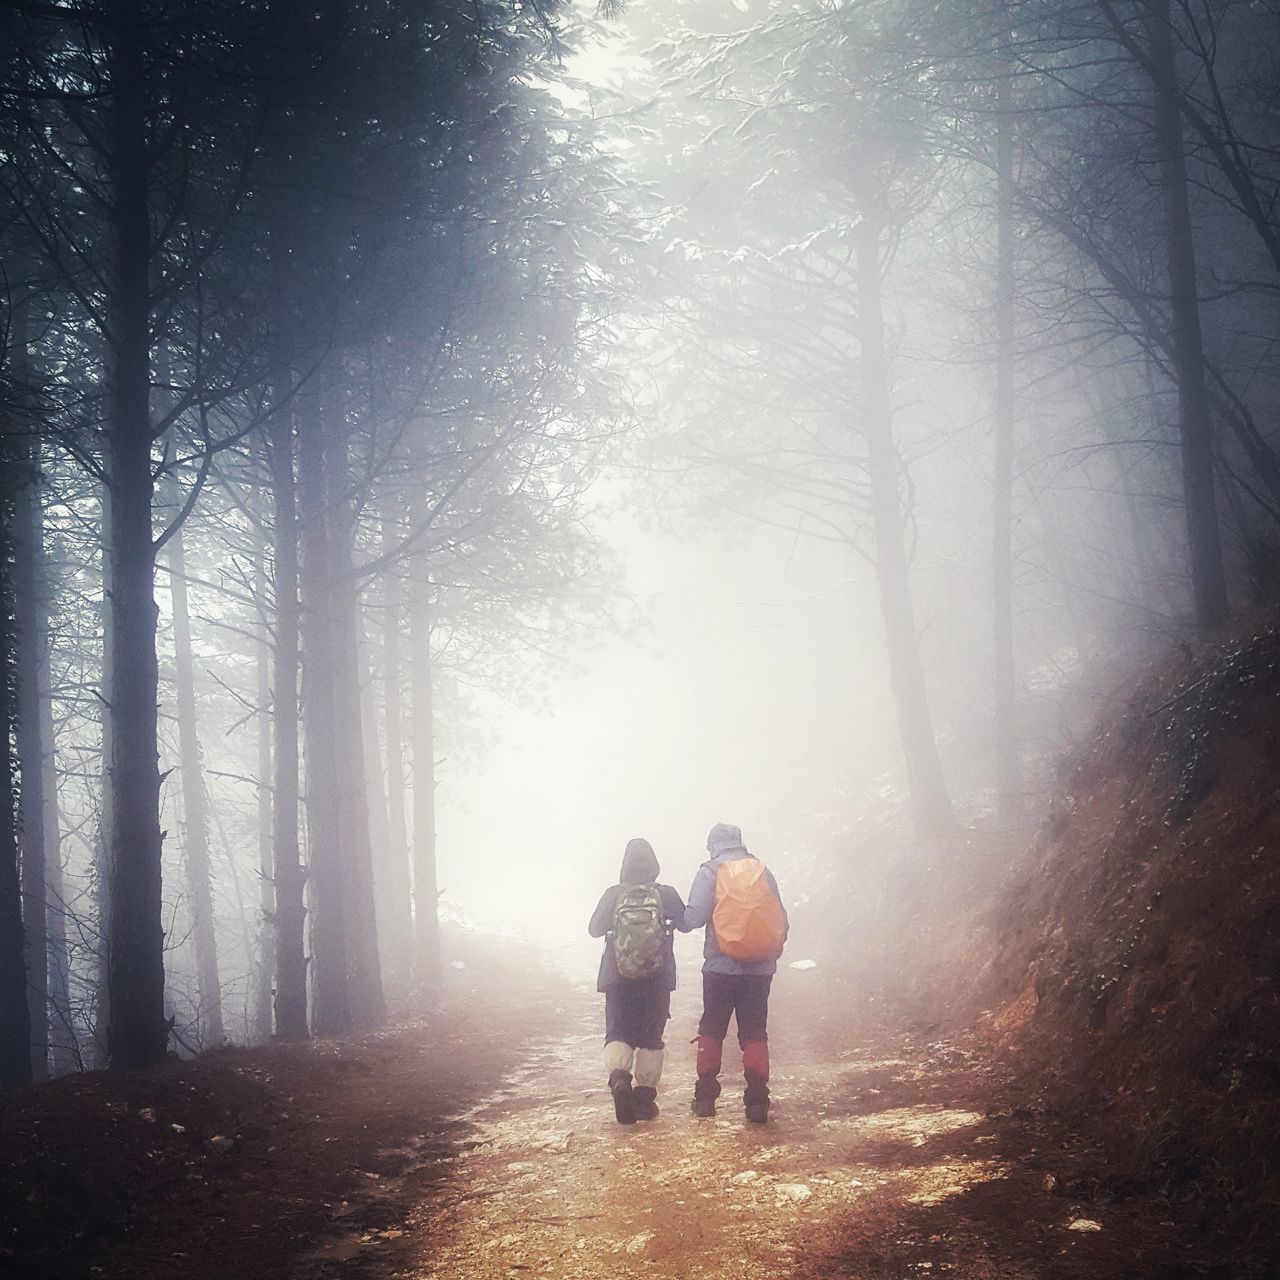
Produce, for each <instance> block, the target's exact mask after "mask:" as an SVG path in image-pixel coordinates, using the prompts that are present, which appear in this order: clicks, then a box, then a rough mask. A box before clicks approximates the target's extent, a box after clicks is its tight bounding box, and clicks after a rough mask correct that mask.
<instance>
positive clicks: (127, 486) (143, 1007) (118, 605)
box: [106, 3, 168, 1068]
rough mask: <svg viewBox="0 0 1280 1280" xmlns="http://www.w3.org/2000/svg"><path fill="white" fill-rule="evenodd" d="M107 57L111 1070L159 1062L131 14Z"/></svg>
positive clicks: (142, 181) (143, 185) (140, 203)
mask: <svg viewBox="0 0 1280 1280" xmlns="http://www.w3.org/2000/svg"><path fill="white" fill-rule="evenodd" d="M117 7H118V8H119V9H120V10H121V13H120V15H119V16H120V17H121V18H122V21H121V22H120V23H119V24H118V25H117V26H116V28H115V30H114V32H113V35H112V39H113V41H114V43H113V45H112V47H111V51H110V61H111V81H112V86H113V95H112V103H111V107H110V114H111V117H112V138H111V147H110V185H111V212H110V219H109V222H110V226H109V237H110V248H111V267H110V277H109V289H108V293H107V300H106V308H107V324H106V349H107V369H106V391H107V395H106V436H107V486H108V501H109V502H110V506H111V597H110V600H109V602H108V608H109V609H110V611H111V652H110V654H109V655H108V661H109V662H110V665H111V729H112V731H111V755H110V759H109V762H108V769H109V786H110V789H111V810H110V827H109V828H108V832H107V841H106V844H107V853H108V859H109V874H110V882H111V887H110V895H111V916H110V935H109V938H108V948H109V954H108V958H107V985H108V992H109V999H110V1021H109V1024H108V1033H107V1040H108V1052H109V1054H110V1061H111V1065H112V1066H113V1067H126V1068H128V1067H141V1066H147V1065H149V1064H150V1063H153V1062H158V1061H159V1060H160V1059H161V1058H163V1057H164V1053H165V1045H166V1043H167V1041H168V1026H167V1024H166V1019H165V1011H164V933H163V928H162V925H161V885H160V877H161V844H162V836H161V832H160V769H159V751H158V744H157V737H156V708H157V696H158V684H159V673H158V669H157V662H156V604H155V598H154V591H155V551H154V546H153V541H152V529H151V503H152V479H151V465H152V459H151V443H152V438H151V419H150V409H149V403H148V401H149V393H150V381H151V376H150V369H151V333H150V309H151V305H150V289H149V284H148V268H149V262H150V254H151V245H150V236H151V231H150V226H149V222H148V210H147V148H146V102H145V96H144V95H145V83H146V76H147V68H146V63H145V60H144V58H143V56H142V53H141V50H140V49H139V48H138V47H137V45H136V43H135V40H136V38H137V37H136V32H135V26H134V24H133V23H132V22H130V21H124V20H123V19H127V18H128V17H129V15H128V13H127V12H124V10H126V9H127V6H125V5H123V3H121V4H119V5H118V6H117Z"/></svg>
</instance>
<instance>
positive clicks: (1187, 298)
mask: <svg viewBox="0 0 1280 1280" xmlns="http://www.w3.org/2000/svg"><path fill="white" fill-rule="evenodd" d="M1144 20H1145V24H1146V30H1147V40H1148V46H1149V52H1150V56H1151V62H1152V65H1153V68H1154V71H1153V75H1152V91H1153V96H1154V106H1155V132H1156V145H1157V149H1158V151H1159V155H1160V189H1161V195H1162V197H1163V200H1164V213H1165V236H1166V248H1167V251H1168V261H1169V305H1170V316H1171V321H1172V331H1173V332H1172V336H1173V365H1174V375H1175V377H1176V379H1177V383H1178V434H1179V438H1180V440H1181V453H1182V492H1183V504H1184V506H1185V509H1186V520H1187V542H1188V547H1189V550H1190V561H1191V591H1192V596H1193V598H1194V601H1195V611H1196V621H1197V623H1198V624H1199V626H1200V629H1201V631H1202V632H1203V633H1207V632H1210V631H1212V630H1213V629H1214V628H1215V627H1217V626H1218V625H1219V624H1221V623H1222V622H1224V621H1225V620H1226V618H1227V614H1228V612H1229V607H1228V602H1227V581H1226V574H1225V572H1224V570H1223V564H1222V542H1221V537H1220V531H1219V528H1218V504H1217V496H1216V493H1215V489H1214V467H1213V428H1212V423H1211V420H1210V416H1209V396H1208V392H1207V391H1206V388H1205V375H1204V350H1203V343H1202V340H1201V334H1200V298H1199V294H1198V292H1197V288H1196V257H1195V241H1194V237H1193V235H1192V231H1191V209H1190V205H1189V203H1188V199H1187V163H1186V151H1185V146H1184V140H1183V135H1182V115H1181V111H1180V105H1179V101H1178V94H1177V87H1176V86H1177V66H1176V60H1175V55H1174V45H1173V26H1172V17H1171V13H1170V0H1145V13H1144Z"/></svg>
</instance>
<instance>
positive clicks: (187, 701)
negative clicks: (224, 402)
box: [168, 495, 226, 1048]
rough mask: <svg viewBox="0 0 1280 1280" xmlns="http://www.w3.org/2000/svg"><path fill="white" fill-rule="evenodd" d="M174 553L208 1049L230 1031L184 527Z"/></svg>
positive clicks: (179, 680) (187, 826)
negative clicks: (221, 969) (217, 920)
mask: <svg viewBox="0 0 1280 1280" xmlns="http://www.w3.org/2000/svg"><path fill="white" fill-rule="evenodd" d="M175 496H176V495H175ZM168 553H169V554H168V560H169V575H170V593H171V595H172V599H173V648H174V666H175V676H176V684H177V693H178V758H179V769H180V770H181V774H182V811H183V817H184V819H185V822H184V823H183V828H184V829H183V833H182V835H183V841H182V844H183V855H184V858H183V860H184V862H185V864H186V870H187V892H188V893H190V895H191V930H192V935H193V941H194V942H195V952H196V983H197V985H198V988H199V992H200V1024H201V1045H202V1046H203V1047H206V1048H207V1047H209V1046H211V1045H220V1044H222V1043H224V1042H225V1040H226V1032H225V1030H224V1029H223V1025H222V983H221V980H220V978H219V974H218V935H217V931H216V929H215V925H214V912H213V884H212V875H211V868H210V865H209V816H208V806H207V803H206V796H205V789H204V764H203V760H202V755H201V750H200V726H199V721H198V719H197V711H196V681H195V662H194V659H193V657H192V652H191V611H190V606H189V603H188V599H187V563H186V548H185V546H184V543H183V537H182V530H181V529H179V530H178V531H177V532H176V533H175V534H174V535H173V537H172V538H170V539H169V546H168Z"/></svg>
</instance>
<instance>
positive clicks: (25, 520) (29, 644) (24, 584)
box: [9, 298, 49, 1080]
mask: <svg viewBox="0 0 1280 1280" xmlns="http://www.w3.org/2000/svg"><path fill="white" fill-rule="evenodd" d="M11 316H12V319H11V322H10V332H9V372H10V374H11V376H12V379H13V383H14V387H15V390H16V399H17V411H18V413H17V418H16V421H15V424H14V425H15V427H16V436H17V439H16V441H15V445H14V448H15V452H16V454H17V456H16V458H15V459H13V465H14V472H13V476H14V481H15V493H14V502H13V539H12V541H13V601H14V616H15V618H16V619H17V635H16V637H15V647H16V662H17V691H18V700H17V712H18V716H17V718H18V724H17V732H16V735H15V737H16V743H17V752H18V770H19V772H20V774H21V777H22V785H21V788H20V790H19V793H18V850H19V860H20V862H21V866H22V925H23V939H24V942H25V946H26V968H27V1012H28V1022H29V1024H30V1027H31V1077H32V1079H33V1080H45V1079H47V1078H48V1075H49V945H48V935H49V926H48V914H49V909H48V886H47V883H46V881H47V876H46V872H45V865H44V863H45V836H44V819H45V811H46V806H45V802H44V784H45V769H44V755H45V744H44V743H43V741H42V740H41V727H42V717H41V715H40V684H41V681H40V670H41V665H42V663H41V657H42V652H41V651H42V650H43V649H44V648H45V646H46V645H47V643H48V638H47V631H48V619H47V617H45V614H46V612H47V611H46V609H45V593H44V591H43V590H42V589H41V579H42V577H43V575H44V564H43V560H44V529H43V513H42V511H41V503H40V454H39V446H38V443H37V438H36V435H35V421H34V419H33V418H32V417H31V416H30V408H31V405H30V396H29V387H30V370H29V368H28V362H27V301H26V299H25V298H24V299H22V300H21V301H19V302H18V304H17V305H16V306H15V307H14V308H13V310H12V312H11Z"/></svg>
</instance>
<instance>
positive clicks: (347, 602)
mask: <svg viewBox="0 0 1280 1280" xmlns="http://www.w3.org/2000/svg"><path fill="white" fill-rule="evenodd" d="M336 394H337V393H336V392H335V397H336ZM324 428H325V434H326V437H327V438H326V442H325V448H324V459H325V463H326V467H327V476H326V485H325V489H326V496H327V501H326V505H325V517H326V520H327V522H328V525H329V538H328V542H329V550H330V556H331V564H332V572H331V575H330V580H329V592H330V606H331V617H332V619H333V624H334V636H333V644H332V655H333V681H332V688H333V698H334V715H335V727H336V730H337V733H336V737H335V740H334V746H335V752H334V764H335V765H336V769H335V773H334V781H335V783H336V794H337V802H338V823H339V828H338V832H339V834H338V847H339V849H340V851H341V854H342V871H343V881H344V884H345V894H344V897H345V912H344V924H345V926H346V933H347V947H346V954H347V964H348V990H349V998H350V1003H351V1016H352V1021H353V1023H354V1024H355V1025H356V1026H358V1027H376V1026H379V1025H381V1024H382V1023H383V1022H384V1021H385V1020H386V1016H387V1009H386V1002H385V999H384V997H383V991H382V966H381V963H380V960H379V955H378V925H377V912H376V908H375V905H374V901H375V895H374V867H373V843H372V838H371V828H370V815H369V794H370V793H369V785H368V778H367V777H366V772H365V770H366V761H367V759H368V754H367V751H366V748H365V745H364V726H363V713H362V708H361V705H360V684H361V680H360V674H361V671H360V631H361V625H360V601H359V595H358V592H357V591H356V578H355V567H354V564H353V559H354V543H355V528H356V522H355V516H354V513H353V512H352V511H351V510H350V503H349V501H348V498H347V494H346V490H347V487H348V485H349V479H350V477H349V469H348V438H347V436H348V433H347V431H346V429H345V426H344V420H343V415H342V413H341V410H340V407H339V406H338V405H337V404H330V405H327V406H326V412H325V416H324ZM376 750H377V748H376V745H375V747H374V751H375V753H376ZM375 758H376V755H375Z"/></svg>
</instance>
